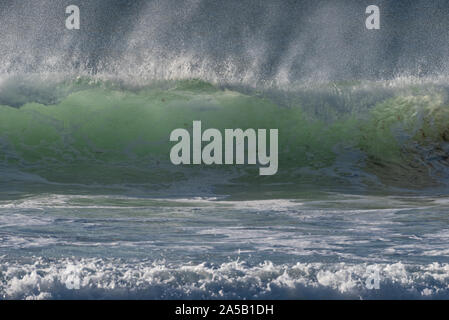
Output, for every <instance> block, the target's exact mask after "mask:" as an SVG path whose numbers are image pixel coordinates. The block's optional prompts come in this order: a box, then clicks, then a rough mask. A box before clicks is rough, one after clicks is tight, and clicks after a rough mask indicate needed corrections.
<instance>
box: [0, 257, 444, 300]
mask: <svg viewBox="0 0 449 320" xmlns="http://www.w3.org/2000/svg"><path fill="white" fill-rule="evenodd" d="M3 259H4V258H3ZM367 267H368V266H367V265H366V264H346V263H336V264H322V263H297V264H292V265H286V264H282V265H276V264H273V263H271V262H264V263H261V264H258V265H252V266H250V265H249V264H248V263H246V262H243V261H232V262H228V263H222V264H218V265H210V264H208V263H202V264H185V265H171V264H167V263H166V262H164V261H159V262H145V261H134V262H124V261H121V260H105V259H93V258H91V259H78V260H75V259H62V260H50V259H44V258H33V259H31V260H30V261H28V262H27V263H23V262H21V263H20V262H17V261H15V262H6V261H3V262H2V263H1V264H0V294H1V296H2V297H3V298H4V299H18V298H20V299H64V298H86V299H98V298H137V299H139V298H142V299H157V298H162V299H173V298H193V299H202V298H212V299H214V298H215V299H241V298H253V299H270V298H284V299H297V298H299V299H301V298H307V299H320V298H338V299H347V298H352V299H376V298H390V299H398V298H412V299H420V298H447V297H448V296H449V265H447V264H438V263H433V264H429V265H420V266H418V265H406V264H403V263H400V262H398V263H394V264H377V265H375V267H376V268H377V269H378V270H379V274H380V289H378V290H369V289H367V288H366V285H365V281H366V279H367V277H368V276H369V274H368V273H367ZM73 283H75V284H76V286H75V288H73V287H72V286H71V285H70V284H73Z"/></svg>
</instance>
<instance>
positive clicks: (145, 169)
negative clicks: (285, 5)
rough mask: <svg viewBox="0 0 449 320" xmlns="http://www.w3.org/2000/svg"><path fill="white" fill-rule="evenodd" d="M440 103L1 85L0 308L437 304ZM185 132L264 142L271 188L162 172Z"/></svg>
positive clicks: (388, 90) (355, 92) (436, 84)
mask: <svg viewBox="0 0 449 320" xmlns="http://www.w3.org/2000/svg"><path fill="white" fill-rule="evenodd" d="M448 93H449V86H447V82H446V81H443V80H439V81H430V80H429V81H424V80H419V81H418V80H413V79H405V80H391V81H378V82H341V83H325V84H320V85H313V86H304V87H297V88H289V89H288V90H285V89H282V88H275V89H274V88H271V89H269V90H261V91H256V90H254V89H250V88H247V87H242V86H240V87H239V86H223V85H219V84H213V83H208V82H203V81H200V80H195V79H192V80H183V81H163V82H157V83H156V82H148V83H144V84H142V83H139V84H131V83H124V82H123V81H118V80H104V79H102V80H100V79H98V78H95V77H79V78H64V79H59V78H49V79H42V78H40V77H37V76H31V77H11V78H7V79H3V80H2V83H1V90H0V145H1V151H0V259H1V260H0V295H1V296H2V297H3V298H5V299H13V298H21V299H24V298H28V299H33V298H44V299H51V298H53V299H58V298H93V299H96V298H97V299H98V298H100V299H101V298H156V299H157V298H163V299H171V298H194V299H202V298H285V299H296V298H352V299H359V298H362V299H371V298H374V299H376V298H447V297H448V294H449V291H448V284H449V264H448V263H449V259H448V246H447V237H448V235H449V233H448V230H449V228H448V222H449V220H448V219H447V213H448V204H449V199H448V197H447V182H448V170H447V168H448V159H449V158H448V156H447V150H448V148H449V144H448V142H449V127H448V126H447V123H448V121H447V120H449V104H448ZM194 120H201V121H202V124H203V126H204V127H207V128H218V129H220V130H223V129H225V128H242V129H246V128H265V129H270V128H277V129H279V171H278V173H277V174H276V175H274V176H259V174H258V167H257V166H245V165H242V166H205V165H202V166H174V165H172V164H171V163H170V161H169V152H170V148H171V146H172V145H173V143H170V142H169V136H170V132H171V131H172V130H174V129H176V128H185V129H187V130H192V121H194ZM370 268H375V269H376V270H377V271H378V273H379V277H380V281H379V289H375V290H370V289H369V288H367V286H366V279H367V278H369V276H370V273H369V270H371V269H370Z"/></svg>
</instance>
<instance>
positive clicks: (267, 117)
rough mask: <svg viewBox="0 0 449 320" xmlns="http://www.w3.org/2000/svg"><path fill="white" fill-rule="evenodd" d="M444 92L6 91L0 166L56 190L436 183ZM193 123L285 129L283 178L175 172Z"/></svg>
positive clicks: (369, 88) (354, 88) (96, 86)
mask: <svg viewBox="0 0 449 320" xmlns="http://www.w3.org/2000/svg"><path fill="white" fill-rule="evenodd" d="M30 88H31V89H30ZM14 90H16V92H14ZM447 92H448V91H447V89H446V88H445V87H444V86H442V85H419V86H416V85H413V86H412V85H409V86H402V87H400V88H398V87H395V88H388V86H385V85H384V84H346V83H345V84H330V85H326V86H322V87H318V88H306V89H298V90H297V91H295V92H289V93H282V92H281V93H279V92H278V93H272V94H271V93H265V94H260V93H257V92H252V91H249V90H244V89H235V88H234V89H230V88H221V87H217V86H214V85H212V84H209V83H204V82H201V81H196V80H190V81H178V82H166V83H158V84H152V85H148V86H143V87H142V86H141V87H134V88H133V87H126V86H123V85H120V84H118V83H112V82H101V81H94V80H93V79H77V80H74V81H63V82H59V83H56V84H49V83H42V82H37V83H33V85H32V86H29V85H28V86H25V87H21V86H17V85H16V86H12V87H8V86H3V88H2V90H1V91H0V101H1V103H2V105H0V144H1V152H0V161H1V166H3V167H6V168H17V169H18V170H20V171H21V172H27V173H32V174H37V175H39V176H40V177H42V178H44V179H46V180H47V181H49V182H58V183H59V182H64V183H66V182H70V183H84V184H92V183H100V184H123V183H134V184H136V183H137V184H139V183H141V184H146V183H149V184H171V183H173V182H174V181H188V180H189V179H194V178H195V177H198V176H203V177H209V178H210V180H211V181H207V182H206V184H211V185H212V184H214V182H213V181H216V183H217V184H219V183H223V182H224V179H228V178H233V180H232V181H234V182H240V183H241V184H243V185H247V184H250V185H251V184H252V185H263V184H271V185H273V184H286V185H291V184H294V185H300V184H320V183H324V184H329V183H330V184H341V183H344V184H346V185H351V184H356V185H360V184H362V185H365V186H370V185H373V184H379V183H380V184H383V185H385V184H386V185H392V186H401V187H406V186H407V185H408V184H409V182H410V181H414V185H416V186H418V187H427V186H434V185H438V184H444V183H445V181H446V176H445V173H446V167H447V152H446V150H448V149H447V142H448V141H449V107H448V103H447ZM194 120H201V121H202V126H203V130H205V129H206V128H217V129H219V130H221V131H222V132H224V129H235V128H241V129H247V128H254V129H279V171H278V173H277V174H276V175H274V176H270V177H260V176H259V175H258V167H257V166H235V165H234V166H224V165H222V166H219V165H212V166H205V165H202V166H192V165H190V166H186V165H182V166H174V165H172V164H171V163H170V159H169V154H170V149H171V147H172V146H173V145H174V144H175V143H173V142H170V141H169V136H170V133H171V132H172V131H173V130H174V129H176V128H185V129H187V130H189V131H190V132H191V131H192V122H193V121H194Z"/></svg>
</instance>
